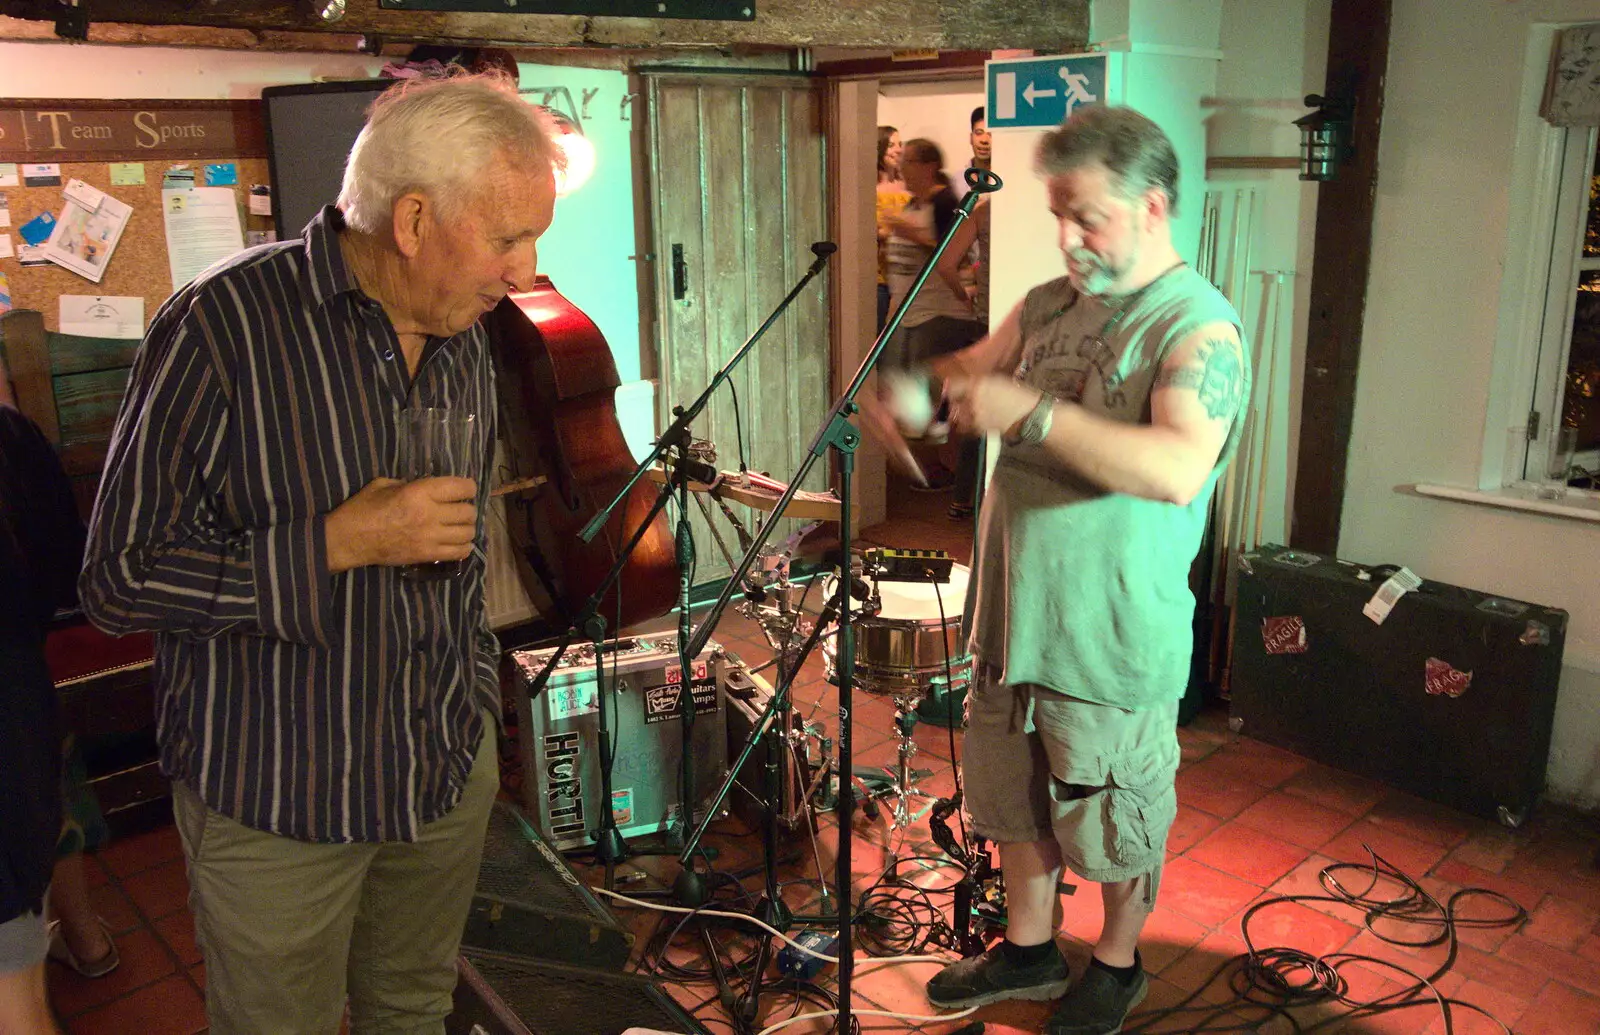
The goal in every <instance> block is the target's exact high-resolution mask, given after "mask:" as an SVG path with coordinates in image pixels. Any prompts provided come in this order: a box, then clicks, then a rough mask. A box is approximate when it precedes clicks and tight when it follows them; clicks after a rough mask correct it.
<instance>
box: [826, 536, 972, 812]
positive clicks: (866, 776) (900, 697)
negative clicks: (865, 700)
mask: <svg viewBox="0 0 1600 1035" xmlns="http://www.w3.org/2000/svg"><path fill="white" fill-rule="evenodd" d="M865 571H866V573H867V574H868V575H869V576H871V578H872V583H871V592H870V594H869V600H868V601H867V602H866V604H865V605H864V606H863V607H861V608H859V609H854V610H853V612H852V613H853V614H854V615H855V623H856V627H857V634H856V650H855V671H856V685H857V686H858V687H860V688H861V689H862V690H863V691H864V692H866V693H869V694H874V695H878V696H884V697H888V698H890V699H891V700H892V701H893V702H894V707H895V718H894V728H895V736H896V738H897V739H898V741H899V743H898V745H897V748H896V753H895V763H894V765H891V766H882V767H872V766H862V767H859V768H857V769H856V770H855V775H856V776H857V777H859V778H860V779H861V780H863V781H864V782H866V783H867V784H868V785H870V786H872V787H873V790H872V792H871V797H872V798H874V799H887V798H893V799H894V811H893V813H892V820H891V822H892V824H893V826H894V827H895V828H897V829H899V828H904V827H907V826H910V825H911V824H912V823H914V822H915V821H917V820H918V819H921V818H922V816H923V815H924V814H925V813H926V812H927V811H928V809H929V808H930V807H931V802H933V801H936V800H937V797H936V796H935V795H932V794H929V793H928V792H926V791H924V790H922V789H921V788H919V787H918V786H917V783H918V781H919V780H924V779H927V778H928V777H929V776H931V775H933V773H932V770H928V769H916V768H913V767H912V762H911V760H912V759H913V758H914V757H915V756H916V754H917V750H918V748H917V743H916V741H915V740H913V739H912V737H911V734H912V732H913V731H914V730H915V729H916V726H917V721H918V709H919V708H920V707H921V706H922V705H923V704H924V702H926V701H927V700H929V699H930V697H931V696H933V695H934V694H937V693H944V694H949V693H960V692H964V691H965V690H966V689H967V687H968V686H970V685H971V682H972V655H971V654H969V653H968V652H967V648H966V644H965V642H963V640H962V616H963V614H964V613H965V610H966V606H967V604H966V599H967V585H968V581H969V577H970V569H968V568H966V567H965V566H963V565H959V564H947V565H946V566H945V567H944V568H942V569H940V570H929V571H927V572H926V574H927V576H928V578H927V581H922V582H912V581H903V580H902V577H901V576H899V575H893V574H890V575H887V576H886V575H885V573H884V572H882V571H881V570H880V569H879V568H878V567H877V566H875V565H874V564H872V563H870V558H869V563H868V564H867V565H866V567H865ZM942 571H947V572H948V574H947V575H946V579H947V580H948V581H944V582H943V583H942V584H941V580H940V579H939V575H940V574H941V572H942ZM832 591H833V590H832V587H828V588H827V589H825V593H826V594H829V595H831V593H832ZM858 592H859V591H858ZM822 653H823V658H824V659H825V661H826V664H827V671H828V678H829V680H830V681H832V680H836V679H837V671H838V661H839V659H838V647H837V644H836V643H835V642H834V641H833V640H827V641H824V643H823V648H822ZM917 799H920V800H923V801H926V802H929V803H930V804H929V805H924V806H922V807H921V808H918V809H916V810H914V811H913V808H912V804H913V801H914V800H917Z"/></svg>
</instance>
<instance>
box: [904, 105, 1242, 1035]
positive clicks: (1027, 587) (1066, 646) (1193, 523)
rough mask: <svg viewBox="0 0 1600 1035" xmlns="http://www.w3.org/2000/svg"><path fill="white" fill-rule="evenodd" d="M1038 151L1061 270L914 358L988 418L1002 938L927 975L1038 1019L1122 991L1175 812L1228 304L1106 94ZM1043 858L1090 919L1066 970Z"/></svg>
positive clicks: (1238, 347)
mask: <svg viewBox="0 0 1600 1035" xmlns="http://www.w3.org/2000/svg"><path fill="white" fill-rule="evenodd" d="M1036 164H1037V168H1038V171H1039V172H1040V174H1041V175H1042V176H1043V177H1044V179H1045V181H1046V186H1047V189H1048V196H1049V200H1050V211H1051V213H1052V214H1053V215H1054V216H1055V217H1056V220H1057V223H1058V225H1059V228H1060V244H1061V250H1062V253H1063V255H1064V256H1065V258H1066V265H1067V275H1066V276H1064V277H1060V278H1058V279H1055V280H1051V281H1048V282H1046V283H1044V284H1041V285H1039V286H1038V287H1035V288H1034V289H1033V290H1032V291H1030V292H1029V293H1028V295H1027V297H1026V298H1025V299H1024V300H1023V301H1022V303H1021V304H1020V305H1018V306H1017V307H1016V309H1014V310H1013V311H1012V312H1011V313H1010V314H1009V315H1008V316H1007V317H1006V318H1005V320H1004V321H1003V322H1002V323H1001V324H1000V325H999V326H998V327H997V328H996V329H995V330H994V331H993V333H992V334H990V335H989V336H988V337H987V338H985V339H983V340H982V341H980V342H978V343H977V344H975V345H973V346H972V347H970V348H968V349H966V350H963V351H962V352H959V353H956V354H954V355H953V356H950V357H946V358H945V359H943V360H940V361H936V362H935V364H934V365H933V366H934V369H935V371H936V373H938V374H942V375H943V376H945V377H946V378H947V386H946V393H947V397H948V398H949V399H950V401H951V408H952V422H953V423H954V424H955V426H956V427H957V428H958V429H959V430H964V431H967V432H969V433H974V434H977V433H987V432H994V433H997V434H999V435H1000V438H1001V442H1002V446H1001V451H1000V459H999V462H998V464H997V465H996V467H995V472H994V478H993V482H992V486H991V488H990V491H989V493H988V496H987V498H986V500H985V506H984V513H983V515H982V522H981V529H980V533H979V544H980V552H979V562H978V564H979V567H978V572H977V579H978V584H979V585H978V595H977V605H976V611H975V615H974V625H973V628H974V634H973V650H974V653H975V654H976V655H977V658H978V660H979V673H980V674H979V676H978V678H977V679H975V681H974V687H973V692H972V694H971V699H970V701H969V703H968V710H969V714H968V732H967V740H966V756H965V757H966V768H965V775H966V795H967V806H968V809H969V810H970V812H971V815H972V818H973V821H974V825H975V826H976V828H977V830H978V831H979V832H980V833H982V834H984V835H985V836H986V837H988V838H990V839H991V840H994V841H996V842H997V843H998V844H999V846H1000V861H1001V868H1002V869H1003V871H1004V873H1005V880H1006V893H1007V914H1008V927H1007V933H1006V941H1005V942H1004V943H1003V944H1002V945H1001V946H999V947H998V948H996V949H993V950H991V951H990V952H987V953H985V954H984V955H982V956H978V957H974V958H971V959H966V960H962V961H961V962H959V963H955V964H953V965H951V966H949V967H947V968H945V969H944V970H943V971H942V972H940V973H939V974H937V975H936V976H935V977H934V978H933V979H932V980H931V981H929V982H928V998H929V999H930V1000H931V1001H932V1002H933V1003H934V1004H935V1005H938V1006H941V1007H949V1008H961V1007H966V1006H973V1005H979V1004H984V1003H990V1002H995V1001H998V1000H1001V999H1033V1000H1053V999H1056V998H1057V997H1061V1003H1060V1005H1059V1007H1058V1009H1057V1010H1056V1013H1055V1015H1054V1016H1053V1017H1052V1018H1051V1020H1050V1022H1049V1025H1048V1026H1047V1028H1046V1031H1047V1032H1049V1033H1050V1035H1110V1033H1114V1032H1117V1031H1119V1030H1120V1029H1121V1026H1122V1023H1123V1019H1124V1018H1125V1017H1126V1015H1127V1013H1128V1011H1129V1010H1130V1009H1132V1008H1133V1006H1135V1005H1136V1004H1137V1003H1138V1002H1139V1001H1140V1000H1141V999H1142V998H1143V997H1144V995H1145V991H1146V989H1147V988H1148V982H1147V980H1146V978H1145V975H1144V972H1143V969H1142V967H1141V965H1140V959H1139V952H1138V947H1137V946H1138V939H1139V934H1140V932H1141V930H1142V929H1143V927H1144V924H1145V921H1146V919H1147V918H1148V915H1149V912H1150V910H1151V909H1152V908H1154V903H1155V898H1156V892H1157V889H1158V887H1159V883H1160V876H1161V867H1162V860H1163V857H1164V851H1165V845H1166V837H1167V831H1168V828H1169V827H1170V826H1171V823H1172V820H1173V817H1174V816H1175V815H1176V812H1177V794H1176V791H1175V788H1174V785H1173V779H1174V776H1175V775H1176V773H1177V768H1178V743H1177V730H1176V726H1177V722H1176V719H1177V706H1178V701H1179V699H1180V698H1181V697H1182V696H1183V693H1184V689H1185V685H1186V682H1187V679H1188V673H1189V659H1190V654H1191V651H1192V646H1193V645H1192V635H1191V622H1192V616H1193V612H1194V597H1193V595H1192V594H1191V592H1190V590H1189V586H1188V573H1189V567H1190V563H1191V562H1192V561H1193V559H1194V557H1195V554H1196V552H1197V551H1198V549H1199V544H1200V538H1201V534H1202V532H1203V530H1204V527H1205V523H1206V515H1207V509H1208V504H1209V501H1210V498H1211V494H1212V490H1213V487H1214V486H1215V485H1216V481H1217V477H1218V475H1219V473H1220V472H1221V470H1222V468H1223V467H1224V465H1225V464H1226V463H1227V461H1228V460H1229V458H1230V457H1231V456H1232V454H1233V451H1234V449H1235V446H1236V444H1237V442H1238V438H1239V431H1240V425H1241V423H1242V419H1243V413H1244V407H1245V401H1246V399H1247V398H1248V395H1249V388H1250V371H1249V360H1248V354H1247V353H1246V351H1245V350H1244V348H1243V345H1242V331H1241V326H1240V322H1239V317H1238V315H1237V314H1236V313H1235V312H1234V310H1233V307H1232V306H1231V305H1230V304H1229V303H1228V302H1227V300H1226V299H1224V298H1223V297H1222V296H1221V295H1220V294H1219V293H1218V292H1217V291H1216V290H1215V289H1214V288H1213V287H1212V286H1211V285H1210V284H1209V283H1207V282H1206V280H1205V279H1204V278H1203V277H1201V276H1199V275H1198V274H1197V273H1195V272H1194V271H1193V270H1192V269H1190V268H1189V267H1188V266H1186V265H1185V264H1184V263H1183V262H1182V260H1181V259H1180V258H1179V257H1178V253H1177V252H1176V251H1175V250H1174V248H1173V244H1172V237H1171V223H1170V220H1171V217H1172V215H1173V213H1174V211H1175V209H1176V206H1177V203H1178V196H1177V179H1178V164H1177V158H1176V155H1175V154H1174V152H1173V149H1172V145H1171V143H1170V142H1169V141H1168V139H1167V137H1166V135H1165V134H1163V133H1162V131H1161V130H1160V129H1159V128H1158V127H1157V126H1156V125H1155V124H1154V123H1153V122H1151V121H1150V120H1149V119H1147V118H1145V117H1144V116H1142V115H1140V114H1138V113H1137V112H1134V111H1132V110H1130V109H1127V108H1115V107H1093V108H1086V109H1082V110H1080V111H1079V112H1078V113H1076V114H1075V115H1073V117H1072V118H1071V119H1069V120H1068V121H1067V122H1066V123H1065V124H1063V125H1062V126H1061V127H1059V128H1058V129H1056V130H1053V131H1051V132H1050V133H1048V134H1046V135H1045V137H1044V138H1043V139H1042V140H1041V142H1040V145H1039V149H1038V154H1037V160H1036ZM1063 867H1065V868H1066V869H1070V870H1071V871H1072V872H1073V873H1075V874H1077V875H1078V877H1079V878H1081V879H1083V880H1085V881H1089V882H1094V883H1098V884H1099V885H1100V891H1101V896H1102V899H1103V901H1104V907H1105V923H1104V926H1103V927H1102V929H1101V933H1100V937H1099V938H1098V940H1097V941H1096V943H1095V946H1094V951H1093V956H1092V960H1091V964H1090V966H1089V967H1088V969H1087V970H1086V971H1085V972H1084V973H1083V974H1082V975H1080V976H1079V977H1078V979H1077V980H1076V981H1072V980H1071V978H1070V976H1069V972H1068V966H1067V962H1066V960H1065V959H1064V958H1063V956H1062V955H1061V952H1060V950H1059V949H1058V948H1057V947H1056V945H1055V943H1054V941H1053V936H1054V933H1055V910H1056V907H1057V891H1056V888H1057V882H1058V880H1059V879H1060V876H1061V872H1062V869H1063Z"/></svg>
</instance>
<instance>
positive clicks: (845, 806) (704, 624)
mask: <svg viewBox="0 0 1600 1035" xmlns="http://www.w3.org/2000/svg"><path fill="white" fill-rule="evenodd" d="M966 180H967V184H968V186H969V187H970V188H971V190H970V191H969V192H968V194H967V196H966V197H965V198H964V199H962V202H961V204H960V206H959V207H958V208H957V209H956V216H955V221H954V222H953V223H951V225H950V229H949V232H947V233H946V234H945V236H944V239H943V240H941V241H940V242H939V243H938V244H937V245H936V246H935V247H934V249H933V254H932V255H930V256H929V257H928V261H927V262H926V263H924V264H923V267H922V270H921V272H919V273H918V274H917V279H916V280H915V281H913V282H912V284H911V288H910V290H909V291H907V292H906V297H905V298H904V299H902V300H901V302H900V308H899V309H897V310H896V311H895V313H894V315H893V316H892V317H891V318H890V320H889V322H888V323H887V324H885V325H884V328H883V331H882V332H881V333H880V334H879V335H878V340H877V341H876V342H874V343H873V346H872V350H871V351H870V352H868V353H867V356H866V357H865V358H864V359H863V360H862V361H861V365H860V366H859V367H857V369H856V373H855V376H854V377H853V378H851V380H850V384H849V385H848V386H847V387H846V388H845V390H844V392H843V394H842V395H840V397H839V400H838V402H836V403H835V404H834V407H833V411H832V412H831V413H829V415H828V417H827V419H826V421H825V423H824V424H823V426H822V429H821V430H820V431H819V432H818V433H817V437H816V439H815V440H813V442H812V443H811V447H810V449H809V450H808V451H807V453H806V456H805V458H804V459H803V460H802V461H801V462H800V467H799V469H798V470H796V471H795V473H794V475H793V476H792V477H791V478H790V479H789V485H788V487H787V488H786V489H784V491H783V495H781V496H780V497H779V498H778V500H777V502H776V503H775V504H774V505H773V508H772V514H771V515H770V517H769V518H768V519H767V520H766V521H765V522H763V524H762V526H761V528H760V530H759V531H758V532H757V534H756V537H755V540H754V541H753V542H752V543H751V544H750V546H749V548H748V549H746V551H745V555H744V557H743V559H742V560H740V562H739V566H738V567H737V568H736V569H735V570H734V572H733V574H732V575H730V576H729V577H728V581H727V584H726V585H724V586H723V588H722V592H721V593H720V594H719V595H718V596H717V599H716V602H715V603H713V604H712V605H711V610H710V611H709V612H707V614H706V616H705V617H704V618H702V619H701V621H700V626H699V628H698V629H697V630H696V631H695V633H694V638H693V641H692V642H691V643H690V644H689V653H690V654H691V655H695V654H698V653H699V652H700V651H701V650H702V649H704V647H705V645H706V643H707V642H709V641H710V639H711V634H712V632H713V631H714V630H715V629H716V626H717V622H718V621H719V620H720V619H721V618H722V613H723V611H725V610H727V607H728V603H729V601H731V600H732V599H733V594H734V591H735V589H736V588H737V587H738V586H741V585H743V583H744V579H745V576H746V575H747V574H749V572H750V568H751V566H752V565H753V564H755V561H756V557H757V556H758V555H759V554H760V552H761V549H762V547H763V546H764V545H765V544H766V541H767V539H768V537H769V536H771V534H772V530H773V528H775V527H776V526H777V523H778V519H779V518H780V517H782V516H783V513H784V511H785V510H787V509H788V507H789V504H790V503H791V502H793V500H794V497H795V493H797V492H798V491H799V488H800V484H801V483H802V482H803V481H805V478H806V475H808V474H809V473H810V472H811V469H812V468H813V467H814V466H816V463H817V461H818V460H820V459H821V458H822V455H823V454H824V453H825V452H827V451H828V450H830V449H831V450H832V451H833V453H834V456H835V457H836V459H837V461H838V465H839V529H840V539H841V541H842V543H843V546H844V549H845V550H846V551H847V553H846V557H847V558H848V550H849V544H850V519H851V503H852V500H851V489H852V485H851V482H852V477H853V475H854V473H855V451H856V447H857V446H858V445H859V444H860V442H861V433H860V432H859V431H858V430H856V428H855V426H854V425H852V424H851V423H850V417H851V416H852V415H853V414H854V413H855V412H856V403H855V399H856V396H857V395H858V394H860V392H861V389H862V386H863V385H865V384H866V380H867V378H868V377H869V376H871V374H872V371H873V368H875V367H876V366H877V364H878V358H879V356H881V355H882V353H883V350H884V347H885V346H886V345H887V344H888V342H889V339H890V338H891V337H893V335H894V332H895V331H896V330H898V329H899V327H900V323H901V321H902V320H903V319H904V318H905V313H906V309H907V308H908V307H909V306H910V304H911V301H912V299H914V298H915V297H916V296H917V293H918V292H919V291H921V290H922V285H923V284H924V283H926V282H927V279H928V277H929V276H930V275H931V274H932V273H933V270H934V267H935V266H936V265H937V264H938V262H939V257H940V256H942V255H943V254H944V250H945V248H946V247H947V246H948V245H949V243H950V238H951V236H952V235H954V233H955V231H956V229H957V228H958V227H959V226H960V225H961V224H962V223H963V222H964V221H965V220H966V219H967V218H968V217H969V216H971V215H972V210H973V208H974V207H976V206H977V203H978V198H979V196H980V195H983V194H990V193H993V192H994V191H997V190H999V189H1000V187H1001V180H1000V177H998V176H996V175H995V174H994V173H993V172H990V171H989V170H987V169H968V170H967V173H966ZM848 567H849V565H848V563H846V568H847V569H848ZM834 597H835V607H836V608H837V610H838V613H839V632H838V659H839V660H838V672H837V677H838V684H839V738H838V739H839V760H838V767H837V772H838V779H839V794H838V798H837V801H836V803H835V810H834V811H835V815H836V816H837V818H838V824H839V853H838V860H837V869H836V874H835V878H834V879H835V881H836V883H837V884H838V903H839V906H838V909H839V948H838V956H839V1012H838V1015H837V1017H836V1018H835V1021H836V1026H835V1029H834V1030H835V1031H836V1032H838V1033H839V1035H849V1033H850V1031H851V1027H852V1019H851V1008H850V982H851V976H852V973H853V971H854V959H853V956H852V952H853V950H852V947H851V934H852V930H851V928H852V925H853V923H854V919H855V917H854V913H855V907H854V905H853V897H852V895H851V893H850V877H851V874H850V827H851V815H852V813H853V811H854V807H855V789H854V788H853V787H852V786H851V783H850V774H851V772H852V769H851V758H850V752H851V743H850V739H851V738H850V709H851V707H852V704H853V702H852V699H851V694H852V691H853V690H854V687H855V653H856V652H855V627H854V623H853V622H852V621H851V608H850V578H849V574H848V571H847V572H846V573H845V574H842V575H841V576H840V578H839V584H838V587H837V589H836V591H835V594H834ZM821 628H822V624H821V622H818V624H817V627H816V628H815V629H813V630H812V633H811V636H810V637H808V639H807V640H806V644H805V646H804V648H803V649H802V652H801V655H800V657H799V659H798V660H797V661H796V663H795V664H794V666H793V667H792V668H791V670H790V671H789V672H788V673H786V674H785V675H784V677H783V678H782V679H781V680H780V684H781V685H780V687H779V689H778V690H777V691H776V692H775V693H774V694H773V699H772V701H771V702H770V703H769V704H768V705H767V708H766V710H765V711H764V712H763V713H762V715H761V718H760V720H759V721H758V722H757V723H756V725H755V728H754V729H752V730H751V731H750V737H749V739H747V740H746V741H745V745H744V749H743V751H741V752H740V755H739V758H738V760H737V761H736V762H734V763H733V765H731V766H730V767H729V769H728V776H727V778H726V779H724V780H723V782H722V786H721V787H720V788H718V790H717V794H716V797H715V798H714V799H713V800H712V803H711V807H710V808H709V809H708V810H707V812H706V818H705V819H703V820H702V821H701V823H700V825H699V827H697V828H696V829H695V831H694V833H693V834H692V835H691V836H690V838H689V840H688V841H687V842H686V843H685V844H684V847H683V851H682V852H681V853H680V854H679V857H678V859H679V862H680V863H682V864H684V866H685V867H687V866H688V861H689V860H690V859H692V858H693V856H694V852H695V850H696V848H698V846H699V844H700V840H701V838H703V837H704V836H705V833H706V830H707V828H708V827H709V826H710V822H709V820H710V818H711V817H712V816H714V815H716V811H717V809H718V807H720V805H721V804H722V801H723V799H725V798H726V797H727V796H728V793H729V792H730V791H731V790H732V789H733V784H734V781H735V779H736V778H737V776H738V773H739V770H740V769H741V768H742V767H743V766H744V764H745V762H746V761H748V759H749V758H750V754H751V752H753V751H754V750H755V746H756V743H757V741H758V740H759V739H760V736H761V735H762V734H763V733H764V732H765V730H766V728H767V726H768V725H770V724H771V722H772V721H773V718H774V715H775V713H776V711H777V708H776V706H777V704H778V703H779V702H781V701H783V700H786V699H787V697H788V693H789V684H791V683H792V682H794V679H795V675H796V674H797V673H798V672H799V671H800V670H801V667H802V665H803V664H804V662H805V658H806V656H807V654H809V652H810V650H811V649H812V648H813V647H814V646H815V645H816V643H817V640H818V639H820V637H821V633H820V630H821ZM681 646H682V645H681V644H680V647H681ZM751 1005H752V1006H754V1005H755V1004H751Z"/></svg>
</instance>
